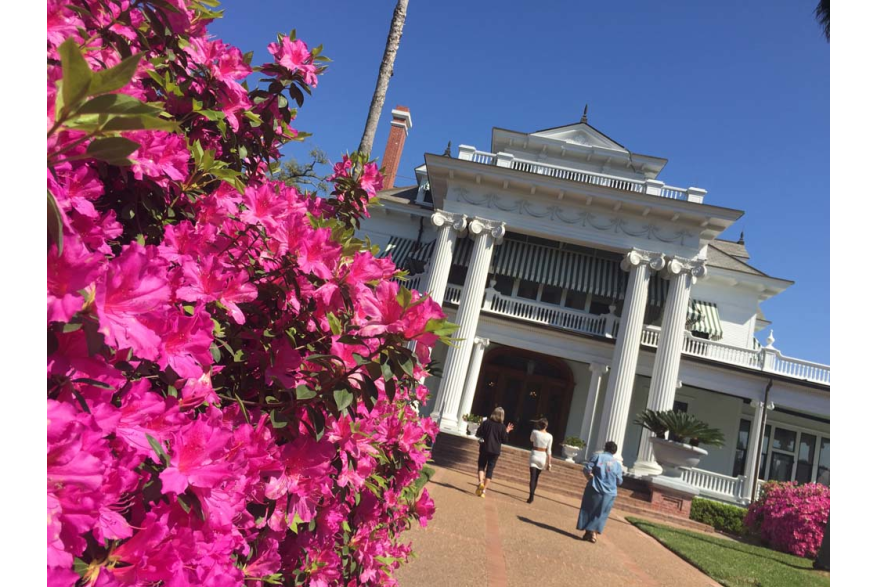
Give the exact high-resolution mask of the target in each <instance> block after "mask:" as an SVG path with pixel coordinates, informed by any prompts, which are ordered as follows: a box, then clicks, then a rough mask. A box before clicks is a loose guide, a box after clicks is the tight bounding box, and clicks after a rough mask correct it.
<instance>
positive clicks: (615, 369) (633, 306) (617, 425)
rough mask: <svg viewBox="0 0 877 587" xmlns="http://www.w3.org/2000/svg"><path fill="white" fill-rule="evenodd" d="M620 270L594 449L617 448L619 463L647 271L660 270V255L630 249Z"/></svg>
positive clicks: (662, 265) (646, 292) (641, 322)
mask: <svg viewBox="0 0 877 587" xmlns="http://www.w3.org/2000/svg"><path fill="white" fill-rule="evenodd" d="M621 268H622V269H623V270H625V271H629V272H630V279H629V280H628V282H627V291H626V293H625V299H624V310H623V311H622V313H621V324H620V325H619V327H618V338H617V339H616V341H615V351H614V352H613V354H612V366H611V367H610V371H609V383H608V384H607V387H606V402H605V405H604V407H603V417H602V419H601V421H600V435H599V436H598V437H597V446H598V447H601V446H603V445H604V444H605V443H606V441H607V440H611V441H613V442H615V444H617V445H618V452H617V453H616V455H615V457H616V458H617V459H619V460H622V457H621V451H622V449H623V447H624V432H625V430H626V429H627V419H628V412H629V411H630V398H631V396H632V395H633V382H634V378H635V377H636V362H637V359H638V358H639V345H640V340H641V338H642V331H643V317H644V316H645V312H646V299H647V297H648V293H649V277H650V275H651V272H652V271H653V270H654V271H660V270H661V269H663V268H664V256H663V255H661V254H660V253H652V252H648V251H641V250H639V249H634V250H632V251H630V252H629V253H628V254H627V255H626V256H625V257H624V261H622V262H621Z"/></svg>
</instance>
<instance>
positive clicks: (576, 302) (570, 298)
mask: <svg viewBox="0 0 877 587" xmlns="http://www.w3.org/2000/svg"><path fill="white" fill-rule="evenodd" d="M587 304H588V294H586V293H582V292H580V291H573V290H571V289H568V290H566V300H564V302H563V305H564V306H566V307H567V308H571V309H573V310H584V309H585V307H586V306H587Z"/></svg>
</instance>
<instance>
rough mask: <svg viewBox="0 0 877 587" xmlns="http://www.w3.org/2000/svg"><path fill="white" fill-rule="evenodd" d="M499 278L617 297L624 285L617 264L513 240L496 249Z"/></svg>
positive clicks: (619, 267)
mask: <svg viewBox="0 0 877 587" xmlns="http://www.w3.org/2000/svg"><path fill="white" fill-rule="evenodd" d="M493 270H494V272H495V273H497V274H498V275H506V276H509V277H515V278H519V279H527V280H530V281H535V282H537V283H545V284H548V285H553V286H555V287H561V288H565V289H571V290H575V291H580V292H591V293H593V294H595V295H600V296H606V297H616V294H617V292H618V288H619V285H620V284H621V279H620V277H621V275H620V274H621V266H620V265H619V263H618V262H617V261H612V260H610V259H601V258H598V257H594V256H592V255H586V254H583V253H578V252H574V251H565V250H563V249H555V248H552V247H546V246H543V245H537V244H533V243H525V242H521V241H515V240H509V241H506V242H505V243H504V244H503V245H502V246H501V247H499V248H498V249H497V250H496V256H495V260H494V266H493Z"/></svg>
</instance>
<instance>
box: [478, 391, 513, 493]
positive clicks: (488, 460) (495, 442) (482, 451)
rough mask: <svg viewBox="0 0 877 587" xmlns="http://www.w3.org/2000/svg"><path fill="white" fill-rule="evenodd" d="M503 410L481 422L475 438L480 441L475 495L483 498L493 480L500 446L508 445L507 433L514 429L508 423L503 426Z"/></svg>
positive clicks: (500, 409) (498, 409)
mask: <svg viewBox="0 0 877 587" xmlns="http://www.w3.org/2000/svg"><path fill="white" fill-rule="evenodd" d="M504 420H505V410H503V409H502V408H496V409H494V410H493V413H492V414H490V417H489V418H487V419H486V420H484V421H482V422H481V425H480V426H479V427H478V430H476V431H475V436H477V437H478V438H479V439H480V442H481V444H480V445H479V447H478V488H477V489H476V490H475V495H477V496H478V497H485V493H486V492H487V486H488V485H490V480H491V479H493V469H494V467H496V461H497V459H499V453H500V452H501V451H502V445H503V444H508V441H509V432H511V431H512V430H514V429H515V425H514V424H512V423H511V422H509V423H508V424H506V425H503V421H504Z"/></svg>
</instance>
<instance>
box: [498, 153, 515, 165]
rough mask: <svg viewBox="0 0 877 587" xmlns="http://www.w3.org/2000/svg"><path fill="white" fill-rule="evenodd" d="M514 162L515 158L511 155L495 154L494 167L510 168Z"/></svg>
mask: <svg viewBox="0 0 877 587" xmlns="http://www.w3.org/2000/svg"><path fill="white" fill-rule="evenodd" d="M514 160H515V156H514V155H512V154H511V153H497V154H496V166H497V167H511V166H512V161H514Z"/></svg>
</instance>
